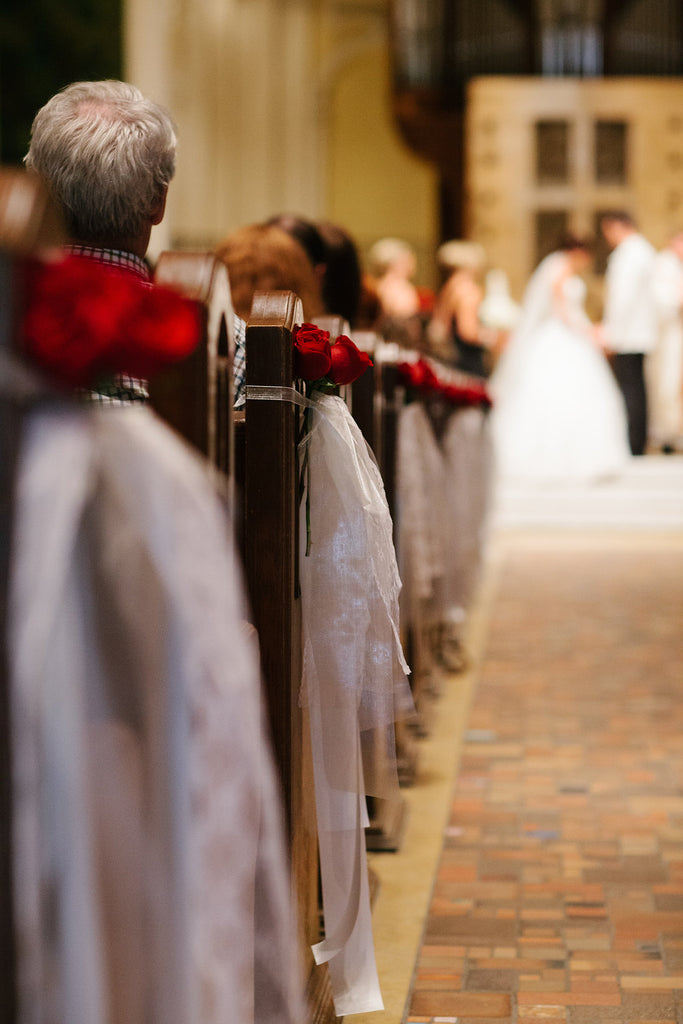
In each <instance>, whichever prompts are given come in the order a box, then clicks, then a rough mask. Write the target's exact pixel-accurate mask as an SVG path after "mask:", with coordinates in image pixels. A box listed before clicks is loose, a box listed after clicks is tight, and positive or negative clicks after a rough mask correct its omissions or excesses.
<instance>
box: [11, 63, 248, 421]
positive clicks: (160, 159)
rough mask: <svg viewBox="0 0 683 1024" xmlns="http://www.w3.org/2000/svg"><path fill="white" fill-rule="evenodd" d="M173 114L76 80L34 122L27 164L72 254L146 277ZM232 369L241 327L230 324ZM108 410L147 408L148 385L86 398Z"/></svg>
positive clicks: (125, 382) (124, 86)
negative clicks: (48, 196)
mask: <svg viewBox="0 0 683 1024" xmlns="http://www.w3.org/2000/svg"><path fill="white" fill-rule="evenodd" d="M176 141H177V140H176V131H175V125H174V123H173V120H172V118H171V115H170V114H169V113H168V111H167V110H165V109H164V108H163V107H161V106H159V105H158V104H157V103H153V102H152V101H151V100H148V99H147V98H146V97H145V96H143V94H142V93H141V92H140V90H139V89H137V88H136V87H135V86H134V85H130V84H128V83H127V82H117V81H103V82H74V83H73V84H72V85H69V86H67V87H66V88H65V89H62V91H61V92H58V93H57V94H56V95H55V96H53V97H52V99H50V100H49V101H48V102H47V103H46V104H45V106H44V107H42V108H41V109H40V110H39V111H38V113H37V114H36V116H35V119H34V121H33V127H32V130H31V144H30V147H29V151H28V153H27V155H26V159H25V163H26V166H27V167H28V168H29V169H30V170H32V171H34V172H35V173H37V174H38V175H39V177H40V178H42V179H43V181H44V182H45V184H46V185H47V187H48V190H49V191H50V193H51V195H52V197H53V199H54V201H55V202H56V205H57V207H58V208H59V210H60V211H61V213H62V216H63V218H64V221H65V224H66V227H67V230H68V231H69V234H70V237H71V240H72V244H71V245H70V246H69V250H70V251H71V252H72V253H74V254H76V255H80V256H86V257H88V258H90V259H94V260H97V261H98V262H100V263H105V264H110V265H112V266H115V267H123V268H125V269H126V270H128V271H130V272H132V273H133V274H136V275H138V276H139V277H140V278H142V279H143V280H146V281H147V280H149V279H150V272H149V267H148V265H147V263H146V261H145V256H146V253H147V248H148V246H149V240H150V235H151V232H152V228H153V227H154V225H156V224H159V223H161V220H162V219H163V216H164V212H165V209H166V196H167V193H168V186H169V184H170V182H171V179H172V178H173V175H174V173H175V154H176ZM235 336H236V353H237V358H236V360H235V363H236V366H235V371H236V373H239V372H240V370H239V365H240V364H239V356H240V353H242V352H243V350H244V323H243V322H241V321H240V320H239V319H238V318H237V317H236V318H235ZM84 396H85V397H86V398H89V399H92V400H94V401H97V402H102V403H109V404H117V405H119V404H124V405H125V404H129V403H131V402H136V403H139V402H146V401H147V399H148V397H149V395H148V391H147V382H146V381H144V380H140V379H137V378H134V377H131V376H129V375H127V374H119V375H117V376H116V377H115V378H114V380H113V381H112V383H110V384H100V385H98V387H97V389H96V390H90V391H88V392H85V393H84Z"/></svg>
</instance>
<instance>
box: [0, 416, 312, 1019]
mask: <svg viewBox="0 0 683 1024" xmlns="http://www.w3.org/2000/svg"><path fill="white" fill-rule="evenodd" d="M15 522H16V531H15V537H14V551H13V571H12V578H11V581H10V582H11V585H10V624H9V631H10V633H9V640H10V652H11V666H10V668H11V685H12V713H13V731H14V757H15V765H14V770H15V778H14V800H15V822H14V862H15V870H16V918H17V931H18V942H19V953H20V978H19V981H20V1013H19V1018H18V1024H63V1022H64V1021H69V1024H124V1022H125V1024H155V1022H158V1024H161V1022H163V1024H174V1022H177V1024H187V1021H190V1020H191V1021H197V1022H201V1024H213V1022H216V1024H218V1022H221V1024H224V1022H225V1021H226V1020H239V1021H247V1022H248V1021H258V1022H259V1024H263V1022H267V1021H272V1022H273V1024H274V1022H275V1021H277V1022H281V1021H292V1022H294V1021H299V1020H300V1019H301V1006H300V1003H299V980H300V979H299V975H298V965H297V964H296V963H295V962H294V961H293V950H294V949H295V948H296V943H295V941H294V940H293V938H292V936H293V934H294V933H295V929H294V923H293V921H292V915H291V907H290V901H289V873H288V867H287V863H286V858H285V853H284V847H283V841H282V829H281V822H280V806H279V795H278V793H277V789H276V784H275V778H274V771H273V766H272V764H271V758H270V750H269V747H268V744H267V743H266V740H265V737H264V731H263V723H262V707H261V698H260V684H259V677H258V666H257V661H256V655H255V651H254V647H253V641H252V640H251V639H250V637H249V636H248V633H247V631H246V629H245V626H244V619H245V616H244V608H243V603H242V589H241V581H240V574H239V569H238V566H237V564H236V560H235V555H234V551H233V548H232V542H231V534H230V524H229V521H228V519H227V517H226V515H225V509H224V507H223V505H222V503H221V502H220V501H219V500H218V498H217V496H216V493H215V490H214V487H213V484H212V483H211V481H210V480H209V478H208V475H207V473H206V471H205V468H204V465H203V464H202V463H200V461H199V460H198V459H197V458H195V456H194V455H193V454H192V453H191V452H190V451H189V450H188V449H186V448H185V447H184V446H183V445H181V444H180V443H179V442H178V440H177V439H176V438H175V437H174V436H173V435H171V433H170V431H168V430H166V428H164V426H163V425H162V424H161V423H160V422H159V421H158V420H156V418H155V417H154V416H153V414H151V413H149V412H148V411H146V410H131V409H109V408H107V409H88V410H84V409H73V408H71V407H69V406H66V405H61V404H58V403H53V404H47V405H45V404H44V405H42V406H41V407H39V408H37V409H36V410H35V411H33V412H30V413H28V414H27V416H26V422H25V431H24V439H23V446H22V450H21V452H20V460H19V468H18V478H17V483H16V516H15ZM254 993H256V997H255V994H254ZM255 998H256V1002H255Z"/></svg>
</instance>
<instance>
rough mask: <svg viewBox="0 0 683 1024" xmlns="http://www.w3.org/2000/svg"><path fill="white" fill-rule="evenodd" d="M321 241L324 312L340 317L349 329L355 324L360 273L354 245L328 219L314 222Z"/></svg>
mask: <svg viewBox="0 0 683 1024" xmlns="http://www.w3.org/2000/svg"><path fill="white" fill-rule="evenodd" d="M318 230H319V231H320V233H321V235H322V237H323V239H324V241H325V276H324V278H323V299H324V302H325V308H326V309H327V312H328V313H331V314H333V315H337V316H343V317H344V319H345V320H346V322H347V323H348V325H349V327H351V328H352V329H353V328H355V327H358V326H359V317H360V307H361V295H362V289H363V275H362V271H361V261H360V256H359V254H358V248H357V246H356V243H355V242H354V240H353V238H352V237H351V235H349V233H348V232H347V231H345V230H344V228H342V227H340V226H339V225H338V224H333V223H331V222H330V221H320V222H319V224H318Z"/></svg>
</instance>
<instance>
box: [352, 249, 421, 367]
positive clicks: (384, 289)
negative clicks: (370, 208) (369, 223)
mask: <svg viewBox="0 0 683 1024" xmlns="http://www.w3.org/2000/svg"><path fill="white" fill-rule="evenodd" d="M368 263H369V269H370V273H371V274H372V276H373V277H374V279H375V288H376V294H377V299H378V301H379V304H380V310H381V311H380V316H379V320H378V322H377V325H376V326H377V329H378V330H379V331H380V333H382V334H384V335H385V337H386V338H387V339H388V340H390V341H398V342H400V343H401V344H403V345H406V346H409V347H411V348H417V349H421V348H422V347H423V345H424V329H425V318H426V315H427V313H428V311H429V308H430V306H431V301H432V296H431V294H429V293H427V291H426V290H425V289H422V288H418V286H417V285H416V284H415V281H414V278H415V274H416V271H417V257H416V255H415V251H414V249H413V247H412V246H411V245H409V244H408V242H405V241H403V239H400V238H381V239H379V241H377V242H375V244H374V245H373V246H372V247H371V249H370V251H369V253H368Z"/></svg>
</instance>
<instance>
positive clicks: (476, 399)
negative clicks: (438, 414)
mask: <svg viewBox="0 0 683 1024" xmlns="http://www.w3.org/2000/svg"><path fill="white" fill-rule="evenodd" d="M397 368H398V372H399V375H400V377H401V380H402V382H403V384H404V385H405V387H406V388H407V389H408V390H409V391H411V392H413V393H414V394H416V395H421V396H423V397H434V398H440V399H441V400H442V401H443V402H446V404H447V405H452V406H456V407H458V408H466V407H472V406H479V407H480V408H482V409H488V408H490V407H491V396H490V395H489V393H488V390H487V388H486V384H485V383H484V381H480V380H476V379H474V378H472V379H471V380H467V381H461V380H448V379H447V380H441V379H440V378H439V377H438V376H437V374H436V373H435V372H434V370H433V368H432V367H431V365H430V364H429V363H428V362H427V361H426V360H425V359H418V360H417V361H416V362H414V363H408V362H405V363H399V364H398V367H397Z"/></svg>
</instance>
